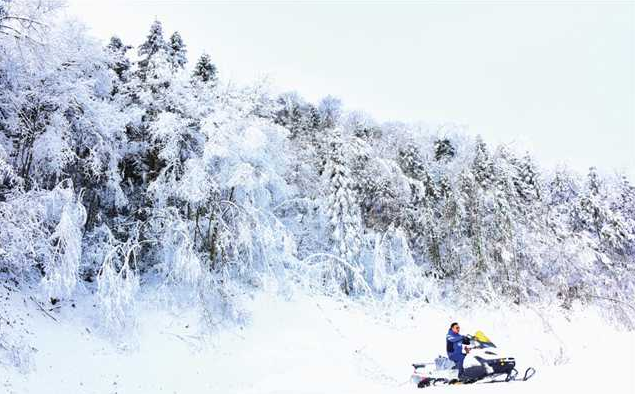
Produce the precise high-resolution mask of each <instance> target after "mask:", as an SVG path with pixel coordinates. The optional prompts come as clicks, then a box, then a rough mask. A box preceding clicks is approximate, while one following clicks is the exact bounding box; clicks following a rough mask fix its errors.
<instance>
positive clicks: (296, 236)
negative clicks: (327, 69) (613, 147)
mask: <svg viewBox="0 0 635 394" xmlns="http://www.w3.org/2000/svg"><path fill="white" fill-rule="evenodd" d="M60 6H61V4H60V2H58V1H55V0H51V1H49V0H41V1H16V0H0V275H2V277H4V278H9V279H10V280H12V281H13V282H14V283H16V285H19V286H26V285H31V286H35V285H37V286H38V288H40V289H42V291H44V292H45V294H47V297H50V298H53V299H55V298H57V299H59V298H65V297H70V296H72V295H73V294H74V292H76V291H78V288H80V287H81V288H82V289H88V290H89V291H90V292H92V293H94V294H95V295H96V296H97V297H98V299H99V306H100V308H102V310H103V312H104V313H103V316H105V318H106V319H108V320H109V322H110V323H111V324H112V325H114V326H121V325H125V324H126V321H127V319H128V318H130V316H129V315H130V314H131V309H130V308H132V306H133V305H134V300H135V297H136V296H137V293H138V292H140V291H143V289H144V288H153V287H161V288H164V289H168V290H169V291H174V292H186V293H188V294H190V295H191V296H192V299H193V300H195V301H196V302H200V303H201V304H203V305H207V306H208V308H207V311H208V312H209V313H210V315H211V316H213V315H215V314H228V315H230V316H232V317H234V318H240V316H239V313H238V312H237V311H236V310H235V309H234V308H233V303H232V300H233V297H235V296H236V295H237V294H238V293H240V291H241V289H243V288H247V287H252V288H258V287H262V286H266V285H267V284H268V283H270V282H280V283H281V282H284V281H295V282H297V283H301V284H304V285H306V286H308V287H310V288H311V289H313V290H316V291H324V292H327V293H338V294H340V295H341V296H344V297H351V298H359V299H368V298H372V299H374V300H381V301H384V302H393V301H397V300H409V299H412V298H421V299H425V300H427V301H429V302H430V303H435V302H440V301H446V302H453V303H457V304H459V305H466V304H468V303H481V302H492V301H496V302H507V303H515V304H528V303H541V302H544V303H557V304H559V305H562V307H563V308H569V307H570V306H571V304H572V303H573V302H581V303H600V304H602V305H603V306H606V310H607V311H608V312H610V315H611V316H612V317H614V318H617V320H619V321H620V322H621V323H623V324H625V325H627V326H631V327H633V326H635V320H633V319H634V317H635V307H634V306H633V299H635V186H633V184H632V183H631V180H629V179H628V178H627V177H626V176H621V175H613V174H609V175H606V174H602V173H601V172H598V171H597V170H596V169H595V168H593V167H592V168H590V169H589V171H588V173H585V174H577V173H575V172H572V171H570V170H568V169H566V168H556V169H548V170H543V169H541V167H540V166H539V163H536V162H535V161H534V159H533V158H532V155H531V153H526V152H518V151H517V149H516V148H514V149H512V148H511V147H508V146H505V145H500V146H493V145H491V144H488V142H487V141H484V140H483V139H481V138H479V137H476V138H473V137H470V136H468V135H465V134H462V133H461V132H459V131H456V130H453V129H448V130H444V129H442V130H436V129H435V130H430V129H429V128H427V127H424V126H422V125H417V124H414V125H413V124H405V123H399V122H389V123H378V122H376V121H374V120H373V119H372V118H371V117H370V116H368V115H366V114H364V113H360V112H354V111H347V110H346V109H345V107H343V105H342V103H341V102H340V101H339V100H338V99H337V98H334V97H330V96H329V97H326V98H324V99H323V100H321V101H320V102H319V103H310V102H307V101H305V100H304V99H302V97H300V96H299V95H298V94H296V93H286V94H282V95H278V94H273V93H272V89H270V88H269V87H268V86H267V84H265V83H258V82H256V83H254V84H252V85H250V86H236V85H235V84H231V83H229V82H228V81H224V80H223V79H222V78H221V76H222V71H223V70H217V68H216V66H215V65H214V57H213V56H210V55H207V54H206V55H203V56H201V57H200V58H198V59H191V58H188V51H187V37H181V36H180V35H179V33H178V32H174V33H171V32H166V31H164V30H163V28H162V25H161V23H160V22H159V21H155V22H154V23H153V24H152V25H151V26H150V27H149V32H148V34H147V38H146V39H145V41H144V42H142V43H128V42H122V40H121V39H119V38H117V37H113V38H112V39H110V41H109V42H107V43H100V42H99V41H97V40H95V39H94V38H92V37H90V36H89V35H87V33H86V32H85V28H84V27H83V26H81V25H80V24H78V23H75V22H69V21H64V20H62V19H60V18H61V17H60V16H59V15H58V14H59V12H58V11H59V8H60ZM219 39H222V38H219ZM210 45H211V48H212V49H213V43H211V44H210ZM212 55H213V52H212ZM562 159H566V158H564V157H563V158H562ZM589 160H590V161H592V160H593V159H592V158H590V159H589ZM598 164H601V163H598Z"/></svg>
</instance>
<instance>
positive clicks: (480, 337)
mask: <svg viewBox="0 0 635 394" xmlns="http://www.w3.org/2000/svg"><path fill="white" fill-rule="evenodd" d="M472 339H473V340H475V341H476V342H478V343H479V344H480V345H481V347H496V345H494V343H493V342H492V341H491V340H490V339H489V338H488V337H487V335H485V334H484V333H483V331H477V332H476V334H474V335H473V336H472Z"/></svg>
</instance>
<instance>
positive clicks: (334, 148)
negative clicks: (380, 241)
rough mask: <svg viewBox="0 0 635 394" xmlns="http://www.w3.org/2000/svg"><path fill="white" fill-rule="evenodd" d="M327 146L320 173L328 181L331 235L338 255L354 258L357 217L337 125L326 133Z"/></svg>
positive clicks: (358, 218) (351, 184)
mask: <svg viewBox="0 0 635 394" xmlns="http://www.w3.org/2000/svg"><path fill="white" fill-rule="evenodd" d="M329 146H330V147H331V154H330V155H329V158H328V161H327V164H326V168H325V170H324V176H325V177H326V181H327V185H328V194H327V197H326V205H327V207H326V209H327V212H328V217H329V226H330V228H331V237H332V241H333V243H334V245H335V250H336V251H337V253H338V255H339V256H340V257H342V258H343V259H345V260H347V261H349V262H355V261H356V258H357V255H358V254H359V252H360V232H361V220H360V212H359V206H358V204H357V198H356V196H355V191H354V188H353V181H352V179H351V174H350V170H349V168H348V165H347V155H346V153H345V148H346V146H345V144H344V141H343V140H342V136H341V131H340V130H339V129H336V130H333V131H332V132H331V133H330V135H329Z"/></svg>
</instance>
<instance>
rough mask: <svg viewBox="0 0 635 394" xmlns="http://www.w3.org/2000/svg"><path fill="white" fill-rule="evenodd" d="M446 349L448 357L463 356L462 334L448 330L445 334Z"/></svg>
mask: <svg viewBox="0 0 635 394" xmlns="http://www.w3.org/2000/svg"><path fill="white" fill-rule="evenodd" d="M445 341H446V350H447V352H448V357H449V358H450V359H456V358H460V357H462V356H463V347H462V345H463V335H461V334H455V333H454V331H452V329H449V330H448V334H447V335H446V336H445Z"/></svg>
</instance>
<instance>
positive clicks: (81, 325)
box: [0, 288, 635, 394]
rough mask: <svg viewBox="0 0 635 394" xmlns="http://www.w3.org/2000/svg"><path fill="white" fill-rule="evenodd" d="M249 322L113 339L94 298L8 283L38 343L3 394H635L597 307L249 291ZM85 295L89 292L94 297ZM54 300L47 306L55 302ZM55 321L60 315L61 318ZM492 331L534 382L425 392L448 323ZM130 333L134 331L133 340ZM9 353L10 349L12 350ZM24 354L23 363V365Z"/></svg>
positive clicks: (12, 370)
mask: <svg viewBox="0 0 635 394" xmlns="http://www.w3.org/2000/svg"><path fill="white" fill-rule="evenodd" d="M249 298H250V299H249V300H248V301H247V302H246V304H245V305H247V306H248V308H249V312H250V318H249V320H248V322H247V323H246V324H245V325H244V326H240V325H225V326H223V328H218V329H216V330H215V331H214V332H213V333H208V334H207V335H203V334H202V330H201V329H200V326H199V319H198V318H197V314H196V313H195V312H194V310H191V309H184V310H182V312H181V313H178V314H177V313H174V312H167V311H165V310H160V309H157V308H156V307H153V306H152V305H154V304H152V303H149V302H148V303H147V304H146V305H143V306H144V307H143V308H140V319H139V325H138V327H137V334H136V335H135V336H134V338H135V339H134V340H131V339H130V338H129V339H128V341H127V345H126V346H123V345H121V342H120V344H119V345H117V344H114V343H113V342H112V341H111V340H107V339H106V338H105V336H104V334H103V333H99V331H98V330H97V331H95V325H94V323H93V322H94V315H95V310H96V309H95V308H94V307H93V305H92V303H90V302H87V301H84V302H86V303H81V304H80V303H76V304H75V306H74V307H73V306H72V305H71V304H72V302H70V301H67V302H64V303H63V304H62V305H61V306H60V307H59V308H56V309H53V310H52V311H50V312H49V313H50V316H49V315H47V314H45V313H44V312H43V311H42V310H40V309H39V308H38V307H37V305H36V303H35V302H34V301H33V300H32V299H30V298H29V297H28V296H24V295H22V294H20V293H17V292H11V291H9V290H7V289H6V288H5V289H2V304H0V307H1V308H2V309H0V310H3V313H9V314H10V315H9V316H11V318H9V319H8V320H13V322H11V324H12V325H13V326H12V328H10V330H7V325H6V324H5V323H6V322H3V323H2V324H3V325H2V326H0V334H3V335H4V342H0V343H5V345H6V343H8V342H10V341H13V343H17V342H19V341H20V338H19V335H18V333H22V334H21V335H22V341H23V344H28V345H30V346H32V347H33V348H34V349H35V350H34V351H33V352H32V359H31V362H30V366H29V362H28V360H26V361H25V360H23V368H22V370H20V369H18V368H16V367H14V366H11V365H10V364H11V360H10V359H9V358H8V355H9V354H10V353H9V352H7V351H6V349H2V348H0V357H2V358H0V392H6V393H19V394H22V393H34V394H44V393H60V394H69V393H86V394H88V393H120V394H123V393H223V394H225V393H226V394H231V393H253V394H256V393H257V394H263V393H365V394H367V393H417V392H421V390H426V391H433V392H439V393H441V392H456V393H462V392H470V393H540V392H545V393H546V392H558V391H562V392H596V391H598V392H599V390H602V391H603V392H610V393H611V394H615V393H634V392H635V383H634V377H633V375H634V372H635V335H634V334H633V333H625V332H621V331H616V330H614V329H613V328H611V327H609V326H608V325H607V323H605V322H603V321H602V320H601V319H599V318H597V317H595V315H594V314H593V313H590V312H586V313H578V314H575V315H574V317H572V318H571V319H570V320H568V319H566V318H565V317H564V316H562V315H557V314H553V315H549V316H547V315H543V316H541V315H539V314H538V313H537V312H536V311H533V310H531V309H526V310H523V311H507V312H505V313H503V312H501V311H480V312H476V311H472V312H469V313H468V312H454V313H453V312H451V311H450V310H449V309H448V308H435V307H432V306H430V305H422V304H418V303H412V304H408V305H406V306H403V307H401V308H399V310H398V311H396V312H394V313H391V314H390V315H387V314H383V315H382V314H379V313H378V312H377V309H373V307H372V306H365V307H362V306H360V305H359V304H353V303H343V302H339V301H336V300H334V299H333V298H330V297H321V296H309V295H306V294H304V293H302V292H295V293H294V294H293V296H291V297H289V296H287V297H283V296H279V295H277V294H275V292H259V293H255V295H252V296H250V297H249ZM82 299H86V300H87V299H89V298H84V297H82ZM49 308H50V306H49V307H47V309H49ZM54 318H55V320H54ZM453 320H458V321H459V322H460V323H461V326H462V329H463V331H464V333H469V332H474V331H476V330H477V329H480V330H483V331H484V332H485V333H486V334H488V336H489V337H490V338H492V340H493V341H494V342H495V343H496V344H497V345H498V346H499V347H503V348H505V349H506V350H507V351H508V352H509V353H510V354H511V355H513V356H515V357H516V358H517V360H518V363H519V365H518V367H519V369H524V368H525V367H527V366H534V367H535V368H536V369H537V371H538V372H537V374H536V375H535V377H534V378H533V379H532V380H530V381H528V382H512V383H507V384H504V383H501V384H491V385H489V384H481V385H464V386H445V387H434V388H426V389H417V388H415V387H414V386H413V384H412V383H411V382H410V380H409V378H410V374H411V372H412V368H411V366H410V364H411V363H412V362H416V361H426V360H431V359H433V358H434V357H436V356H437V355H439V354H443V352H444V346H445V342H444V334H445V332H446V330H447V326H448V324H449V323H450V322H451V321H453ZM124 337H125V335H124ZM3 350H4V353H2V351H3ZM14 361H15V360H14Z"/></svg>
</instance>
